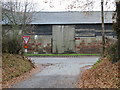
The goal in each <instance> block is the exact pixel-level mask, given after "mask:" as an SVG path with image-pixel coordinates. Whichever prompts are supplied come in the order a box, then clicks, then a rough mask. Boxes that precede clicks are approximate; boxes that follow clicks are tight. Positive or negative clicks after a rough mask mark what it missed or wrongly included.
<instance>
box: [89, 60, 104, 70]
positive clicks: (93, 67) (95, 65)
mask: <svg viewBox="0 0 120 90" xmlns="http://www.w3.org/2000/svg"><path fill="white" fill-rule="evenodd" d="M101 61H102V60H101V59H99V60H98V61H97V62H96V63H95V64H94V65H93V66H92V68H91V69H95V68H96V67H97V65H99V63H101Z"/></svg>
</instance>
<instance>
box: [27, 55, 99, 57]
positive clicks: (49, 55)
mask: <svg viewBox="0 0 120 90" xmlns="http://www.w3.org/2000/svg"><path fill="white" fill-rule="evenodd" d="M26 56H41V57H42V56H43V57H45V56H46V57H47V56H48V57H49V56H51V57H52V56H53V57H54V56H58V57H59V56H99V54H26Z"/></svg>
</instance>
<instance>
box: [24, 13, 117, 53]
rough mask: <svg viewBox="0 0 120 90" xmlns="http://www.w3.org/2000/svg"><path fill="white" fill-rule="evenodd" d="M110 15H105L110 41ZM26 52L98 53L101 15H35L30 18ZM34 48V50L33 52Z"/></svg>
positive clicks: (106, 29)
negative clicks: (27, 49)
mask: <svg viewBox="0 0 120 90" xmlns="http://www.w3.org/2000/svg"><path fill="white" fill-rule="evenodd" d="M112 15H113V12H105V35H106V36H107V37H111V38H113V37H114V36H115V33H114V32H113V31H112ZM30 25H31V26H34V28H33V29H32V32H30V33H26V35H29V36H30V37H31V39H30V42H29V45H30V48H29V52H31V53H33V52H37V53H100V52H101V42H102V37H101V36H102V27H101V12H99V11H89V12H81V11H79V12H75V11H71V12H36V13H34V15H33V17H32V22H31V23H30ZM35 48H37V49H35Z"/></svg>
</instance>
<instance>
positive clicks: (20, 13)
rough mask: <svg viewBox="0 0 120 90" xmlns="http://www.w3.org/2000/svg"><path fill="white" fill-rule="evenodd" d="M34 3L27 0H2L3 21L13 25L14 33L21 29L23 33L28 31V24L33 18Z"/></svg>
mask: <svg viewBox="0 0 120 90" xmlns="http://www.w3.org/2000/svg"><path fill="white" fill-rule="evenodd" d="M33 13H34V4H33V3H32V2H29V1H28V0H25V1H24V2H21V0H7V1H3V2H2V16H3V18H2V21H3V22H4V24H8V25H11V26H12V31H13V33H15V32H18V31H17V30H19V29H21V30H22V34H24V33H26V32H27V30H26V29H27V28H26V27H27V24H29V23H30V22H31V20H32V16H33Z"/></svg>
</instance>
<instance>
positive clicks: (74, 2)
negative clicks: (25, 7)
mask: <svg viewBox="0 0 120 90" xmlns="http://www.w3.org/2000/svg"><path fill="white" fill-rule="evenodd" d="M7 1H8V0H7ZM12 1H14V0H12ZM17 1H22V2H24V1H26V0H17ZM27 1H30V2H32V3H34V5H35V11H91V10H92V11H100V10H101V0H27ZM86 1H92V2H93V3H92V4H88V5H87V6H86V7H85V4H86ZM106 1H109V2H108V3H107V4H106ZM114 1H115V0H104V10H105V11H114V10H115V4H114Z"/></svg>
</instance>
